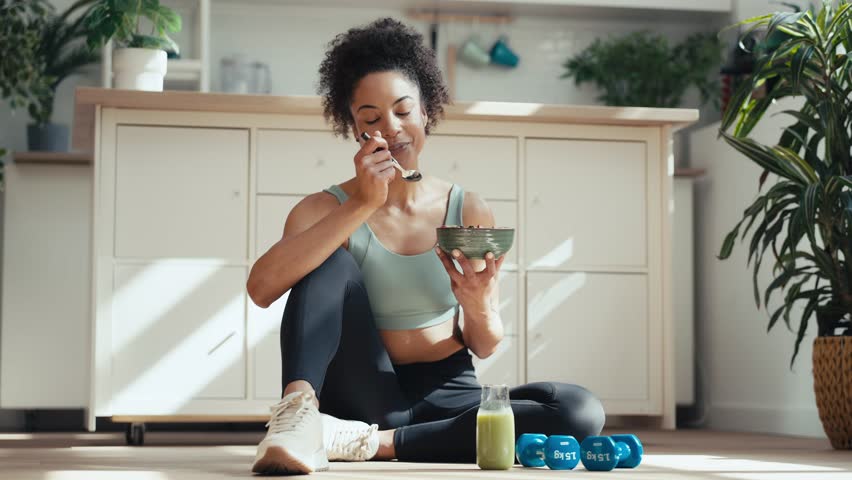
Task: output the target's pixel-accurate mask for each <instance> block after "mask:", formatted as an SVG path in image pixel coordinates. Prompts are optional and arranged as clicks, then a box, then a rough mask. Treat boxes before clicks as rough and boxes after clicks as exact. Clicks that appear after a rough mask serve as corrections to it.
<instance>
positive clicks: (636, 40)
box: [560, 31, 722, 108]
mask: <svg viewBox="0 0 852 480" xmlns="http://www.w3.org/2000/svg"><path fill="white" fill-rule="evenodd" d="M721 63H722V43H721V42H720V41H719V39H718V38H717V37H716V34H715V33H695V34H692V35H690V36H689V37H688V38H687V39H686V40H684V41H683V42H682V43H680V44H678V45H676V46H675V47H673V48H672V47H670V46H669V42H668V40H667V39H666V38H665V37H664V36H662V35H657V34H652V33H651V32H647V31H639V32H633V33H631V34H629V35H625V36H623V37H619V38H611V39H607V40H602V39H597V40H595V41H594V43H592V45H590V46H589V47H588V48H586V49H585V50H583V51H582V52H580V53H579V54H577V55H575V56H574V57H572V58H569V59H568V60H567V61H565V63H564V64H563V67H565V69H566V72H565V73H564V74H563V75H562V76H561V77H560V78H571V77H573V78H574V84H575V85H580V84H583V83H586V82H589V83H592V84H594V85H595V86H597V87H598V89H599V90H601V92H602V93H601V95H600V96H599V97H598V100H599V101H600V102H602V103H603V104H604V105H610V106H619V107H658V108H674V107H678V106H680V104H681V98H682V97H683V94H684V93H685V92H686V90H687V89H688V88H689V87H690V86H693V85H694V86H695V87H697V88H698V89H699V91H700V92H701V101H702V103H706V102H708V101H712V102H714V103H715V104H717V103H718V96H719V95H718V91H719V88H718V87H717V81H716V80H715V79H713V78H712V77H711V75H710V74H711V73H712V72H715V71H717V70H718V69H719V66H720V65H721Z"/></svg>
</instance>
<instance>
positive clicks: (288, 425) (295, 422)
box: [266, 394, 311, 433]
mask: <svg viewBox="0 0 852 480" xmlns="http://www.w3.org/2000/svg"><path fill="white" fill-rule="evenodd" d="M310 401H311V398H310V395H307V394H305V395H301V396H299V397H297V398H296V399H293V400H282V401H280V402H279V403H278V404H277V405H273V406H272V407H270V410H271V411H272V415H271V417H270V419H269V421H268V422H266V426H267V427H268V428H269V433H280V432H284V431H289V430H293V429H295V427H297V426H299V425H300V424H301V423H302V419H303V418H304V417H305V415H307V413H308V412H309V411H310V409H309V408H307V407H308V404H309V403H310Z"/></svg>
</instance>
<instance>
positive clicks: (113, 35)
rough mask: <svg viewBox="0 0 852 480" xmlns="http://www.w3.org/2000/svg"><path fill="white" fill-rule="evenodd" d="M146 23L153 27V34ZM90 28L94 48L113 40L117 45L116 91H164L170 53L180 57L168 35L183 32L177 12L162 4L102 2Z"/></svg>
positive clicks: (155, 0) (144, 0)
mask: <svg viewBox="0 0 852 480" xmlns="http://www.w3.org/2000/svg"><path fill="white" fill-rule="evenodd" d="M143 19H145V20H146V21H147V22H148V23H150V31H147V29H148V28H147V27H146V26H145V24H144V22H143ZM86 28H87V29H88V30H89V38H88V41H89V46H90V47H92V48H95V47H98V46H102V45H103V44H105V43H106V42H108V41H109V40H110V39H112V40H113V41H115V43H116V44H117V47H118V48H116V49H115V50H114V51H113V54H112V73H113V79H114V87H115V88H120V89H127V90H150V91H162V90H163V79H164V78H165V76H166V70H167V66H168V65H167V64H168V53H171V54H173V55H177V54H178V53H179V51H178V46H177V44H175V42H174V41H173V40H172V39H171V38H169V36H168V34H167V32H179V31H180V29H181V18H180V15H178V14H177V13H175V11H174V10H172V9H170V8H169V7H166V6H164V5H160V2H159V0H99V1H98V2H97V3H96V4H95V7H94V8H93V9H92V12H91V13H90V14H89V15H88V18H87V21H86ZM143 30H145V31H147V33H143Z"/></svg>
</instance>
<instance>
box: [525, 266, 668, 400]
mask: <svg viewBox="0 0 852 480" xmlns="http://www.w3.org/2000/svg"><path fill="white" fill-rule="evenodd" d="M527 282H528V283H527V297H528V298H529V304H528V307H527V308H528V313H527V329H528V330H527V332H528V333H527V341H528V347H527V355H528V359H527V378H528V380H529V381H530V382H536V381H561V382H567V383H576V384H578V385H581V386H584V387H586V388H588V389H589V390H591V391H592V392H594V393H595V394H596V395H597V396H598V397H600V398H601V399H603V400H615V401H623V400H627V401H630V400H635V401H640V402H641V401H646V400H647V399H648V397H649V368H650V367H651V364H650V363H649V356H650V354H651V352H650V351H649V347H648V338H649V322H648V300H647V299H648V285H647V278H646V276H645V275H641V274H609V273H583V272H577V273H553V272H530V273H529V274H528V276H527ZM658 367H659V365H656V366H655V368H658ZM620 413H625V412H620ZM633 413H640V412H633ZM645 413H649V412H645Z"/></svg>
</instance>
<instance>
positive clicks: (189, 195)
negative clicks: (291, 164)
mask: <svg viewBox="0 0 852 480" xmlns="http://www.w3.org/2000/svg"><path fill="white" fill-rule="evenodd" d="M116 148H117V150H116V172H115V173H116V178H115V182H116V184H115V256H116V257H119V258H121V257H124V258H127V257H134V258H158V257H159V258H163V257H192V258H204V257H208V258H209V257H216V258H228V259H237V258H242V259H244V258H246V255H247V250H248V229H247V219H248V213H247V212H248V195H247V191H248V154H249V153H248V152H249V150H248V149H249V135H248V131H246V130H236V129H234V130H231V129H214V128H178V127H147V126H129V125H120V126H119V127H118V128H117V145H116Z"/></svg>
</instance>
